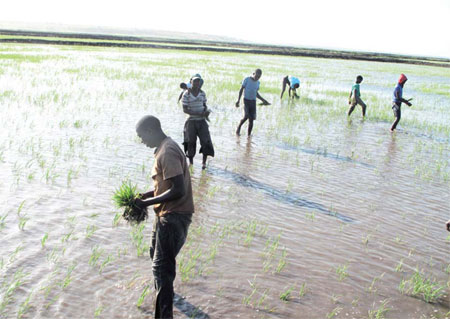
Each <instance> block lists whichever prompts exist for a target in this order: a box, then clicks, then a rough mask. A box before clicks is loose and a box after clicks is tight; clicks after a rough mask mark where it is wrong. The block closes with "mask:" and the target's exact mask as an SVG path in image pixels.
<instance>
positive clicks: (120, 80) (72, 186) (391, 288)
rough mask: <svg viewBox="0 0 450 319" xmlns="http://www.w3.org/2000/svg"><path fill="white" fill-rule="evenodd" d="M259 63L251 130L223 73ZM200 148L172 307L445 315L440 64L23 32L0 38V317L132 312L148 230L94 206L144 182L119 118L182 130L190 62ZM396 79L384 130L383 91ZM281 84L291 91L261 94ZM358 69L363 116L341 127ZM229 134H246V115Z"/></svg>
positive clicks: (145, 286)
mask: <svg viewBox="0 0 450 319" xmlns="http://www.w3.org/2000/svg"><path fill="white" fill-rule="evenodd" d="M256 67H260V68H262V70H263V75H262V78H261V89H260V94H261V95H262V96H263V97H264V98H265V99H267V100H268V101H270V102H271V103H272V105H270V106H258V110H257V112H258V119H257V121H256V122H255V126H254V130H253V137H252V138H247V136H245V134H243V135H242V136H241V137H237V136H236V135H235V134H234V132H235V130H236V126H237V124H238V122H239V120H240V118H241V117H242V108H240V109H237V108H235V106H234V104H235V102H236V99H237V96H238V91H239V88H240V82H241V81H242V79H243V78H244V77H245V76H248V75H250V73H251V72H252V71H253V70H254V69H255V68H256ZM197 72H198V73H200V74H201V75H202V76H203V78H204V79H205V84H204V86H203V90H204V91H205V92H206V95H207V98H208V104H209V106H210V107H211V108H212V110H213V113H212V114H211V115H210V118H211V122H210V131H211V135H212V139H213V143H214V146H215V150H216V156H215V158H213V159H211V160H210V161H209V163H208V167H207V169H206V170H205V171H203V172H202V170H201V159H200V157H199V156H197V157H196V158H195V163H194V167H193V172H192V183H193V189H194V200H195V206H196V213H195V215H194V218H193V223H192V225H191V227H190V230H189V237H188V241H187V243H186V244H185V246H184V247H183V249H182V250H181V252H180V254H179V255H178V258H177V261H178V265H177V278H176V281H175V291H176V298H175V317H176V318H449V317H450V300H449V289H450V258H449V256H450V254H449V252H450V236H449V234H450V233H448V232H446V230H445V226H444V224H445V222H446V221H447V220H448V219H450V204H449V203H450V198H449V193H450V188H449V185H450V167H449V159H450V74H449V72H448V69H445V68H436V67H425V66H412V65H406V64H405V65H399V64H387V63H375V62H358V61H341V60H326V59H312V58H298V57H296V58H293V57H279V56H263V55H245V54H217V53H215V54H211V53H202V52H194V51H193V52H178V51H164V50H131V49H128V50H127V49H112V48H107V49H91V48H83V47H56V46H55V47H51V46H39V45H2V47H1V48H0V108H1V112H0V124H1V129H0V236H1V239H2V241H1V245H0V254H1V257H0V274H1V277H0V278H1V282H0V317H1V318H147V317H151V316H152V311H153V306H152V303H153V300H154V291H153V278H152V273H151V261H150V257H149V252H148V248H149V236H150V229H151V225H152V219H153V216H152V214H150V218H149V220H147V222H146V223H142V224H141V225H139V226H131V225H128V224H127V223H126V222H124V221H123V220H121V219H120V215H121V212H120V211H118V210H117V209H116V208H115V207H114V205H113V202H112V200H111V197H112V194H113V192H114V190H115V189H116V188H117V187H119V186H120V184H121V183H122V181H124V180H126V179H129V180H131V181H133V182H134V183H136V184H137V185H138V187H139V189H140V190H141V191H144V190H148V189H150V188H151V187H152V180H151V178H150V177H149V174H150V169H151V166H152V164H153V151H152V150H151V149H149V148H146V147H145V146H144V145H143V144H140V142H139V140H138V138H137V136H136V133H135V124H136V122H137V121H138V120H139V119H140V118H141V117H142V116H143V115H146V114H152V115H155V116H157V117H158V118H159V119H160V120H161V123H162V127H163V130H164V131H165V132H166V133H167V134H168V135H169V136H171V137H172V138H173V139H174V140H176V141H178V142H180V143H181V142H182V131H183V125H184V121H185V115H184V113H183V111H182V107H181V105H180V104H177V98H178V95H179V94H180V90H179V83H180V82H183V81H187V80H188V79H189V78H190V76H191V75H192V74H194V73H197ZM400 73H405V74H406V75H407V76H408V78H409V81H408V82H407V83H406V85H405V89H404V96H405V97H407V98H409V97H413V98H414V100H413V101H412V102H413V106H412V108H407V107H405V106H404V107H403V112H402V113H403V114H402V120H401V121H400V124H399V126H398V131H397V132H396V133H390V132H389V127H390V122H391V121H392V120H393V115H392V110H391V94H392V90H393V88H394V86H395V83H396V80H397V78H398V76H399V74H400ZM287 74H292V75H294V76H297V77H299V78H300V81H301V86H300V96H301V97H300V99H298V100H295V101H293V102H289V101H288V99H287V98H286V95H285V97H284V100H280V98H279V94H280V89H281V80H282V78H283V77H284V76H285V75H287ZM358 74H362V75H363V76H364V82H363V83H362V84H361V94H362V98H363V100H364V101H365V102H366V103H367V105H368V109H367V113H368V114H367V119H366V120H365V121H362V119H361V109H360V108H359V109H358V108H357V109H356V110H355V112H354V113H353V114H352V116H351V118H350V119H349V120H348V119H347V116H346V111H347V108H348V104H347V100H348V94H349V90H350V88H351V85H352V84H353V82H354V79H355V77H356V75H358ZM242 132H246V126H244V127H243V130H242Z"/></svg>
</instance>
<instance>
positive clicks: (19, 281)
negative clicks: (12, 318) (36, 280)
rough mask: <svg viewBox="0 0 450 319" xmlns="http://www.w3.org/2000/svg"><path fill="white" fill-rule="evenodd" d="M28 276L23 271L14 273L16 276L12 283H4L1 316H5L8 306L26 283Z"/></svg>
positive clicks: (0, 306) (0, 308) (0, 304)
mask: <svg viewBox="0 0 450 319" xmlns="http://www.w3.org/2000/svg"><path fill="white" fill-rule="evenodd" d="M26 276H28V274H25V273H24V272H23V271H22V270H21V269H19V270H18V271H16V272H15V273H14V276H13V278H12V280H11V281H10V282H7V281H6V280H5V281H4V283H3V285H2V287H1V288H2V289H4V290H3V291H2V300H1V303H0V314H3V313H4V311H5V308H6V306H8V304H9V303H10V302H11V301H12V299H13V296H14V293H15V292H16V290H17V289H19V288H20V287H21V286H22V285H23V284H24V283H25V278H26Z"/></svg>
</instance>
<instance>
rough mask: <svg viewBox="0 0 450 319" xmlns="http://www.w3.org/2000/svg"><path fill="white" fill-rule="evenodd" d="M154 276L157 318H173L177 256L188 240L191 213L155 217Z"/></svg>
mask: <svg viewBox="0 0 450 319" xmlns="http://www.w3.org/2000/svg"><path fill="white" fill-rule="evenodd" d="M155 218H156V219H157V220H156V231H155V249H154V255H153V263H152V269H153V277H154V281H155V290H156V299H155V318H156V319H160V318H173V296H174V291H173V281H174V280H175V275H176V273H175V271H176V260H175V258H176V256H177V254H178V252H179V251H180V249H181V247H182V246H183V244H184V243H185V241H186V237H187V231H188V228H189V224H190V223H191V215H184V214H177V213H168V214H166V215H164V216H162V217H155Z"/></svg>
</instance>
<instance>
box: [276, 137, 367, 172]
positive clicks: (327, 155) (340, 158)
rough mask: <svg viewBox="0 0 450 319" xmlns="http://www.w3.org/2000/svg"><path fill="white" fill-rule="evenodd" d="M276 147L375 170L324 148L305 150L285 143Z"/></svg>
mask: <svg viewBox="0 0 450 319" xmlns="http://www.w3.org/2000/svg"><path fill="white" fill-rule="evenodd" d="M276 147H278V148H281V149H284V150H289V151H300V152H303V153H306V154H311V155H320V156H323V157H325V158H331V159H334V160H337V161H341V162H348V163H354V164H358V165H361V166H364V167H367V168H375V166H373V165H370V164H367V163H364V162H358V161H355V160H354V159H352V158H351V157H348V156H341V155H339V154H333V153H328V152H327V150H326V148H325V149H323V150H321V149H320V148H318V149H313V148H305V147H299V146H293V145H288V144H286V143H278V144H276Z"/></svg>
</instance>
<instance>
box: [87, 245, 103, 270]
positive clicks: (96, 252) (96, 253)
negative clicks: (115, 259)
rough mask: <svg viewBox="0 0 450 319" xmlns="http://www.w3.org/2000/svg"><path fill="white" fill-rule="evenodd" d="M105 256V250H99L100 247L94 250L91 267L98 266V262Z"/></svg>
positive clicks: (90, 260)
mask: <svg viewBox="0 0 450 319" xmlns="http://www.w3.org/2000/svg"><path fill="white" fill-rule="evenodd" d="M102 254H103V249H99V248H98V246H95V247H93V248H92V254H91V256H90V257H89V266H95V265H97V261H98V259H99V258H100V256H101V255H102Z"/></svg>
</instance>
